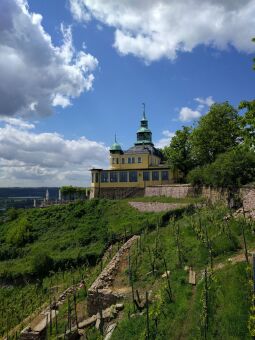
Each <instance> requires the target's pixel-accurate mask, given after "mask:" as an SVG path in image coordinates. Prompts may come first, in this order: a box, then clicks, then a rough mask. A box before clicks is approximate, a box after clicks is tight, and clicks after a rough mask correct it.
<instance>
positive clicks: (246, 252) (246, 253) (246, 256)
mask: <svg viewBox="0 0 255 340" xmlns="http://www.w3.org/2000/svg"><path fill="white" fill-rule="evenodd" d="M243 218H244V221H245V211H244V206H243ZM241 228H242V235H243V243H244V255H245V260H246V262H247V264H249V256H248V250H247V243H246V237H245V232H244V225H243V223H241Z"/></svg>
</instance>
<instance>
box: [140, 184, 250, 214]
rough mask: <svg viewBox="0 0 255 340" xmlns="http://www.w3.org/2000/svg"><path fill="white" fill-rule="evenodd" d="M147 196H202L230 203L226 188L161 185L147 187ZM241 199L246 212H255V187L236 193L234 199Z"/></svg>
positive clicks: (246, 187) (245, 187)
mask: <svg viewBox="0 0 255 340" xmlns="http://www.w3.org/2000/svg"><path fill="white" fill-rule="evenodd" d="M145 196H166V197H173V198H186V197H198V196H202V197H204V198H206V199H208V200H210V201H211V202H213V203H214V202H217V201H220V200H221V201H223V202H225V203H229V202H230V200H231V199H230V196H229V192H228V190H227V189H225V188H219V189H215V188H210V187H203V188H200V189H196V188H194V187H192V186H191V185H190V184H175V185H160V186H153V187H147V188H146V189H145ZM238 198H239V199H241V200H242V201H243V205H244V208H245V209H246V210H255V186H252V185H247V186H243V187H241V188H240V189H239V190H237V191H236V193H235V195H234V196H233V199H235V200H236V199H238Z"/></svg>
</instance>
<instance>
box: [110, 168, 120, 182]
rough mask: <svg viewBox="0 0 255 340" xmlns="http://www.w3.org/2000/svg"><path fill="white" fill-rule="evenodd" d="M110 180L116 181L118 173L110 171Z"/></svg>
mask: <svg viewBox="0 0 255 340" xmlns="http://www.w3.org/2000/svg"><path fill="white" fill-rule="evenodd" d="M110 182H118V173H117V172H116V171H112V172H110Z"/></svg>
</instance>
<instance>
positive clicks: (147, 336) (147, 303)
mask: <svg viewBox="0 0 255 340" xmlns="http://www.w3.org/2000/svg"><path fill="white" fill-rule="evenodd" d="M146 339H147V340H149V339H150V320H149V298H148V292H146Z"/></svg>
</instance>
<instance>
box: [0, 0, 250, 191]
mask: <svg viewBox="0 0 255 340" xmlns="http://www.w3.org/2000/svg"><path fill="white" fill-rule="evenodd" d="M254 27H255V0H242V1H240V0H204V1H203V2H201V1H200V0H122V1H119V0H108V1H105V0H27V1H26V0H1V1H0V187H6V186H61V185H78V186H87V185H89V182H90V172H89V169H90V168H92V167H108V166H109V160H108V157H109V151H108V150H109V147H110V145H111V144H112V143H113V142H114V134H115V133H116V134H117V140H118V142H119V143H120V144H121V145H122V148H123V149H127V148H129V147H130V146H132V144H133V143H134V142H135V139H136V130H137V128H138V126H139V123H140V122H139V121H140V118H141V115H142V103H143V102H144V103H146V115H147V118H148V120H149V126H150V128H151V130H152V133H153V141H154V144H155V146H157V147H164V146H165V145H168V144H169V142H170V139H171V138H172V137H173V136H174V133H175V131H176V130H178V129H180V128H181V127H182V126H183V125H189V126H193V125H195V124H196V122H197V121H198V119H199V118H200V117H201V116H202V115H203V114H205V113H206V112H208V110H209V108H210V106H211V105H212V104H213V103H214V102H224V101H229V102H230V103H231V104H232V105H234V106H235V107H237V106H238V104H239V102H240V101H241V100H244V99H245V100H251V99H254V89H255V72H254V71H253V70H252V63H253V62H252V59H253V57H254V54H255V44H254V43H252V42H251V39H252V37H254V36H255V31H254Z"/></svg>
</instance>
